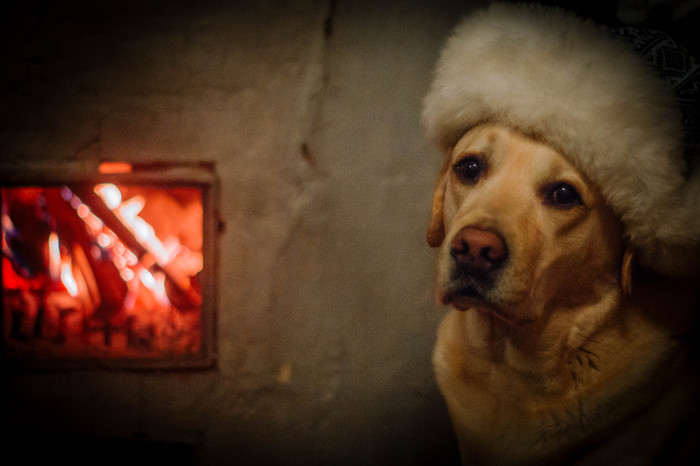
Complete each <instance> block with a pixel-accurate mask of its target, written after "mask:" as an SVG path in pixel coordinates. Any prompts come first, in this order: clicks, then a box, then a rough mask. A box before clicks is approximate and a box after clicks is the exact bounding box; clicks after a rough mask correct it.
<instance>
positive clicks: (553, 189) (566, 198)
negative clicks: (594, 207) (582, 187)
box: [544, 182, 583, 209]
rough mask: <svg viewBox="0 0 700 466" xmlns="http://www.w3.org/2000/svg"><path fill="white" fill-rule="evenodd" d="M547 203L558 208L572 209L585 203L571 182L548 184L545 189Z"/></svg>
mask: <svg viewBox="0 0 700 466" xmlns="http://www.w3.org/2000/svg"><path fill="white" fill-rule="evenodd" d="M544 199H545V203H547V204H549V205H551V206H552V207H556V208H558V209H572V208H574V207H576V206H577V205H581V204H583V201H582V200H581V195H580V194H579V193H578V191H577V190H576V188H574V187H573V186H571V185H570V184H569V183H564V182H559V183H553V184H551V185H549V186H547V187H546V188H545V190H544Z"/></svg>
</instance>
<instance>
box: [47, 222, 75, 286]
mask: <svg viewBox="0 0 700 466" xmlns="http://www.w3.org/2000/svg"><path fill="white" fill-rule="evenodd" d="M49 276H50V277H51V279H52V280H54V281H58V280H59V278H60V280H61V283H63V286H64V287H65V288H66V291H68V294H69V295H71V296H73V297H76V296H78V284H77V282H76V281H75V277H74V276H73V270H72V265H71V260H70V258H64V257H61V247H60V244H59V242H58V235H57V234H56V233H54V232H52V233H49Z"/></svg>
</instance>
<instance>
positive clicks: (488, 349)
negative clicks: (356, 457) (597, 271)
mask: <svg viewBox="0 0 700 466" xmlns="http://www.w3.org/2000/svg"><path fill="white" fill-rule="evenodd" d="M653 283H654V282H653V281H650V282H649V283H646V282H645V283H640V286H639V288H638V290H639V292H638V293H636V294H635V295H633V296H631V297H627V298H623V297H622V296H621V294H622V293H621V291H619V290H617V289H610V290H609V292H608V293H606V294H604V295H603V296H604V297H603V301H602V302H601V301H599V302H598V303H597V304H595V305H591V306H580V307H578V308H572V309H565V310H558V311H557V312H552V313H549V314H547V315H545V316H543V318H541V319H538V320H537V321H535V322H532V323H528V324H524V325H521V326H517V327H513V326H512V325H510V324H509V323H508V322H505V321H502V320H500V319H499V318H498V317H495V316H494V314H492V313H489V312H487V311H482V310H480V309H478V308H473V309H470V310H468V311H457V310H453V311H452V312H450V313H449V314H448V315H447V316H446V318H445V321H444V322H443V324H442V325H441V328H440V332H439V336H438V346H437V348H436V353H435V358H434V360H435V365H436V372H437V377H438V381H439V383H440V386H441V389H442V390H443V391H446V392H452V396H448V397H447V399H448V400H458V401H452V402H451V405H450V406H449V408H450V410H451V411H453V418H454V419H466V420H467V421H466V424H465V425H461V426H460V425H456V426H455V427H456V429H457V432H458V435H459V436H460V437H466V438H469V439H470V440H468V442H473V443H474V445H472V448H471V450H472V453H473V452H474V451H478V450H479V449H481V448H484V447H483V446H484V445H488V444H490V443H491V444H493V443H494V439H498V438H500V439H501V440H500V441H499V440H496V441H495V443H496V445H495V448H498V449H503V448H506V449H507V448H508V445H509V444H510V443H512V444H516V443H517V444H523V439H524V438H525V439H526V441H525V443H529V444H530V445H532V446H533V451H536V452H537V454H542V455H543V457H547V455H550V454H552V455H553V454H554V453H553V452H555V451H556V450H557V449H558V448H560V446H559V445H549V444H548V442H547V439H548V438H557V439H559V440H558V441H557V442H560V441H561V439H562V438H565V439H567V440H571V443H572V444H581V443H585V442H586V441H589V440H590V437H591V436H599V435H604V432H605V431H606V429H609V428H611V427H612V426H610V425H608V424H603V423H602V422H600V421H599V419H606V420H608V421H606V422H609V420H611V419H612V420H615V422H617V423H619V422H623V421H624V419H626V418H627V417H628V416H629V415H630V413H632V412H634V411H637V410H639V409H640V406H644V405H646V404H649V403H651V400H653V399H655V398H656V397H657V396H658V394H659V392H660V391H661V390H662V387H661V385H659V386H658V387H648V386H645V387H644V388H643V389H641V387H640V386H641V385H642V381H647V380H659V381H666V380H667V379H668V377H670V376H673V374H674V373H676V372H678V364H676V363H675V361H678V360H679V358H678V357H677V353H678V352H679V351H680V348H681V346H682V345H680V344H679V342H678V339H677V336H678V335H679V334H680V333H683V332H684V331H687V329H688V328H689V326H690V324H689V319H690V316H691V315H692V312H691V311H692V305H691V304H689V303H690V301H689V300H688V299H686V298H687V290H686V293H685V294H683V293H680V294H679V293H678V292H677V291H673V292H672V293H670V294H669V293H664V294H660V292H659V290H661V289H664V287H663V286H653V285H652V284H653ZM661 313H663V314H664V315H666V319H660V318H659V315H660V314H661ZM669 314H672V315H673V316H674V317H675V320H673V319H672V320H671V321H670V322H669V321H668V315H669ZM662 322H663V323H662ZM672 362H673V363H672ZM602 387H605V390H602ZM610 387H613V388H612V390H613V391H616V392H617V393H611V392H610V390H611V388H610ZM618 397H619V398H618ZM610 399H620V400H624V402H617V403H613V404H612V405H611V404H610V402H609V401H608V400H610ZM455 411H462V415H457V416H455V415H454V412H455ZM603 413H604V414H605V415H602V414H603ZM528 437H529V439H528ZM516 438H517V441H516V440H515V439H516ZM586 438H588V439H589V440H586ZM460 441H461V442H462V443H464V442H465V440H463V439H460ZM463 448H464V446H463ZM467 448H468V447H467Z"/></svg>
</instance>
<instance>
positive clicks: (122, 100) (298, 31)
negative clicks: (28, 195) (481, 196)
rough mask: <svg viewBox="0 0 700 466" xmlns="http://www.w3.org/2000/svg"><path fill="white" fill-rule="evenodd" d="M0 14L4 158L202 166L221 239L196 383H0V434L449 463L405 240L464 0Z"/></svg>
mask: <svg viewBox="0 0 700 466" xmlns="http://www.w3.org/2000/svg"><path fill="white" fill-rule="evenodd" d="M18 3H20V5H21V6H18V7H13V10H12V11H10V14H8V16H7V19H5V20H4V21H3V26H4V34H5V37H6V38H9V39H10V40H9V41H7V42H5V49H4V56H5V57H6V64H7V66H6V74H5V76H4V83H3V84H4V87H3V89H2V92H1V94H0V97H1V99H2V100H1V101H0V102H1V104H2V112H1V113H2V116H0V118H2V120H1V121H2V125H1V126H0V147H1V148H2V155H1V157H2V158H1V160H2V164H3V165H4V166H6V167H7V166H10V167H14V168H16V167H22V166H25V164H29V165H32V164H39V163H46V162H47V161H48V162H50V163H52V164H55V167H56V169H57V170H60V169H61V168H60V167H61V166H62V164H65V163H71V162H76V161H78V162H80V161H85V160H92V159H117V160H123V159H126V160H137V161H143V160H154V161H155V160H177V161H193V160H194V161H197V160H203V161H210V162H214V163H215V166H216V171H217V174H218V176H219V178H220V179H221V199H220V210H221V215H222V219H223V220H224V221H225V224H226V227H225V230H224V232H223V233H222V234H221V236H220V238H219V245H220V249H219V255H218V257H219V263H220V270H219V272H220V273H219V277H218V287H219V288H218V289H219V297H218V306H217V307H218V309H217V347H218V364H217V368H216V369H215V370H211V371H202V372H192V373H188V372H180V373H167V372H165V373H148V372H146V373H138V372H136V373H135V372H113V371H112V372H97V371H92V372H63V373H51V372H49V373H41V374H13V373H6V374H4V376H3V382H2V384H3V385H2V386H3V391H2V403H1V404H0V419H2V423H3V425H6V426H9V427H10V428H11V429H12V430H13V432H14V435H13V436H11V437H10V441H9V442H8V443H9V444H11V445H14V447H15V449H16V450H19V451H20V452H22V453H24V454H30V455H33V456H36V455H39V456H43V454H44V453H48V452H49V451H50V449H51V448H59V449H60V451H61V452H62V456H66V457H75V454H76V453H78V452H81V451H84V450H85V449H86V448H88V447H87V446H88V445H93V446H97V447H99V449H100V451H101V452H102V454H104V455H105V456H104V457H105V458H109V457H110V456H112V457H113V456H114V455H115V454H118V453H119V451H121V452H122V453H125V452H126V454H132V453H139V454H146V453H147V452H148V451H150V450H148V445H151V442H155V441H157V442H179V444H178V445H180V447H181V448H183V450H177V448H176V446H175V445H173V446H172V448H171V449H169V450H168V451H173V452H180V451H182V452H184V453H182V454H180V453H177V454H178V455H179V456H178V457H177V458H178V459H185V460H189V459H190V458H193V459H194V460H196V461H197V462H199V463H201V464H215V463H222V464H305V465H307V464H425V463H431V464H437V463H440V462H441V461H442V460H445V461H448V460H453V459H454V458H455V446H454V441H453V438H452V434H451V430H450V426H449V420H448V418H447V414H446V411H445V408H444V405H443V402H442V399H441V398H440V396H439V394H438V392H437V389H436V387H435V383H434V380H433V375H432V369H431V364H430V358H431V351H432V345H433V341H434V335H435V329H436V326H437V323H438V321H439V319H440V318H441V316H442V314H443V313H444V310H443V309H440V308H439V307H438V306H436V305H435V304H434V300H433V285H432V279H433V260H434V259H433V258H434V256H433V252H432V251H431V250H430V249H429V247H428V246H427V244H426V243H425V240H424V232H425V231H424V230H425V227H426V224H427V220H428V212H429V210H428V209H429V202H430V196H431V191H432V186H433V181H434V177H435V174H436V172H437V169H438V166H439V155H438V154H437V153H436V151H435V149H434V148H433V147H431V146H430V145H429V143H427V142H426V141H425V140H424V138H423V135H422V130H421V127H420V123H419V113H420V106H421V99H422V96H423V94H424V93H425V91H426V89H427V85H428V81H429V78H430V72H431V68H432V65H433V63H434V62H435V60H436V58H437V53H438V50H439V47H440V44H441V43H442V42H443V40H444V39H445V36H446V31H447V30H448V29H449V28H450V27H451V26H452V25H453V24H454V23H455V22H456V21H457V18H458V17H459V16H460V15H461V14H463V13H466V12H467V11H468V10H469V9H470V8H471V6H470V5H471V4H472V3H474V2H463V3H464V4H462V5H458V4H459V3H460V2H454V3H455V5H450V4H449V2H445V1H442V2H431V1H427V0H426V1H420V0H411V1H406V2H398V1H395V2H394V1H390V2H372V1H367V2H350V1H337V2H336V1H331V2H329V1H324V0H305V1H296V2H292V1H290V2H273V1H248V2H223V1H221V2H176V4H173V2H126V4H127V5H126V6H124V5H119V2H113V3H114V4H112V5H110V3H112V2H95V3H98V4H100V5H101V6H93V5H92V4H91V2H77V1H75V2H57V3H61V4H63V5H66V4H77V5H78V6H74V7H58V6H48V7H44V8H39V7H36V6H35V5H34V4H33V3H32V2H29V3H22V2H18ZM34 3H36V5H41V4H42V3H41V2H34ZM122 3H125V2H122ZM142 4H143V5H142ZM50 5H52V4H50ZM81 5H82V6H81ZM159 5H162V6H159ZM5 22H6V24H5ZM280 374H283V377H280ZM135 440H139V442H135ZM114 448H117V450H114ZM98 464H99V463H98ZM133 464H137V463H133Z"/></svg>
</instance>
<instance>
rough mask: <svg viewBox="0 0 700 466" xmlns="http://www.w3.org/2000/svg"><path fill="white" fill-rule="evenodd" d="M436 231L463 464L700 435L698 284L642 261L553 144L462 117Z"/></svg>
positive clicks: (588, 459) (641, 453) (581, 455)
mask: <svg viewBox="0 0 700 466" xmlns="http://www.w3.org/2000/svg"><path fill="white" fill-rule="evenodd" d="M427 236H428V242H429V244H430V245H431V246H434V247H439V253H438V266H437V296H438V300H439V302H441V303H443V304H446V305H449V306H451V307H452V310H451V311H450V312H449V313H448V315H447V316H446V317H445V319H444V321H443V322H442V324H441V326H440V328H439V332H438V340H437V345H436V349H435V354H434V364H435V370H436V374H437V379H438V383H439V386H440V389H441V391H442V393H443V394H444V396H445V399H446V402H447V405H448V409H449V412H450V415H451V417H452V420H453V424H454V427H455V430H456V433H457V437H458V441H459V445H460V450H461V453H462V458H463V462H464V464H558V463H566V464H595V465H599V464H646V463H654V462H658V463H660V464H670V463H672V462H673V461H674V460H680V459H684V458H686V455H687V454H688V452H689V449H692V448H693V447H694V446H695V442H698V441H700V435H699V434H700V430H697V427H696V426H690V427H691V429H690V430H689V429H688V427H689V426H688V425H686V423H687V421H688V417H689V415H692V414H694V413H691V412H689V407H690V406H694V405H695V404H697V403H696V398H698V397H700V392H698V391H696V390H697V386H698V385H697V377H696V374H695V372H693V371H689V370H686V369H685V367H686V366H685V365H684V361H685V360H686V358H687V357H688V354H687V353H688V351H689V350H688V345H687V343H688V342H687V341H686V340H685V339H686V338H687V337H688V335H689V330H690V327H691V322H692V317H693V310H694V308H696V305H697V302H696V301H695V299H694V294H693V292H694V291H695V290H693V289H692V287H691V286H690V285H689V283H685V284H684V283H683V282H682V281H681V282H678V281H672V280H670V279H664V278H661V277H660V276H657V275H655V274H652V273H648V272H643V271H642V272H640V271H638V270H636V269H635V266H634V263H635V260H634V251H633V248H631V247H630V246H629V245H628V244H627V241H626V240H625V236H624V234H623V226H622V224H621V222H620V220H619V219H618V218H617V216H616V215H615V213H614V212H613V211H612V209H611V208H610V207H609V206H608V204H607V203H606V201H605V200H604V197H603V196H602V195H601V193H600V192H599V191H598V189H597V188H596V187H595V186H594V185H593V184H592V183H591V182H590V181H589V180H588V179H587V178H586V176H584V175H583V174H582V173H581V172H580V171H578V170H577V169H576V168H575V167H574V166H573V165H572V164H571V163H570V162H569V161H568V160H567V158H565V157H564V156H563V155H562V154H560V153H559V152H558V151H557V150H555V149H553V148H552V147H551V146H550V145H548V144H546V143H544V142H542V141H539V140H537V139H534V138H531V137H528V136H525V135H523V134H521V133H520V132H518V131H516V130H513V129H510V128H509V127H507V126H504V125H498V124H480V125H477V126H475V127H473V128H472V129H470V130H468V131H467V132H466V134H464V135H463V136H462V137H461V139H459V141H458V142H457V143H456V144H455V145H454V147H453V148H452V150H451V151H449V152H448V153H447V156H446V159H445V162H444V164H443V167H442V170H441V173H440V176H439V179H438V183H437V187H436V190H435V194H434V200H433V206H432V219H431V222H430V226H429V230H428V235H427ZM693 428H695V429H696V430H693ZM679 430H680V431H684V432H682V433H680V434H679V433H678V431H679Z"/></svg>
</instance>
